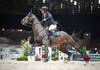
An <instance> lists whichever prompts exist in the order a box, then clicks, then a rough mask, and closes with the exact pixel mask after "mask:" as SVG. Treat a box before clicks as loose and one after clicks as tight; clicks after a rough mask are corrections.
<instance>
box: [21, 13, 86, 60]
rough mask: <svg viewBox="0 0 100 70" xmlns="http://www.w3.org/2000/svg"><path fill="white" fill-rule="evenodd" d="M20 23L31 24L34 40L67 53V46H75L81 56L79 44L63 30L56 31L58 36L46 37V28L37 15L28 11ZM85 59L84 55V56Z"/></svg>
mask: <svg viewBox="0 0 100 70" xmlns="http://www.w3.org/2000/svg"><path fill="white" fill-rule="evenodd" d="M21 24H22V25H24V26H25V25H26V26H27V25H31V26H32V30H33V33H34V41H35V42H37V43H39V44H41V45H44V46H45V47H46V48H47V47H48V46H51V47H53V48H57V49H58V50H60V51H61V52H63V53H66V54H69V52H68V48H72V47H73V48H75V49H76V50H77V51H78V52H79V53H80V54H81V55H82V56H83V52H82V51H81V50H80V49H79V48H80V46H79V44H78V43H76V42H75V40H74V39H73V37H72V36H71V35H69V34H68V33H66V32H64V31H58V32H59V34H60V36H58V37H53V38H51V37H48V32H47V29H46V28H44V27H43V26H42V25H41V23H40V21H39V20H38V19H37V17H36V16H35V15H34V14H33V13H32V12H29V13H28V14H27V15H26V16H25V17H24V18H23V19H22V20H21ZM84 60H86V57H84Z"/></svg>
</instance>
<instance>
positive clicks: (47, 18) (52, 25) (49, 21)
mask: <svg viewBox="0 0 100 70" xmlns="http://www.w3.org/2000/svg"><path fill="white" fill-rule="evenodd" d="M40 11H41V13H42V22H41V23H43V25H44V26H46V27H48V30H49V33H50V34H52V33H53V32H55V31H56V29H57V23H56V22H55V21H54V19H53V17H52V14H51V13H50V12H49V11H48V7H47V6H42V8H41V9H40Z"/></svg>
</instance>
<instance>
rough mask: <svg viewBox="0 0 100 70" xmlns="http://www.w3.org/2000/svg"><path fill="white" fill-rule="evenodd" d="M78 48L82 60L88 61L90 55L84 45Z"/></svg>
mask: <svg viewBox="0 0 100 70" xmlns="http://www.w3.org/2000/svg"><path fill="white" fill-rule="evenodd" d="M80 50H81V52H82V56H83V58H84V60H85V61H86V62H89V61H90V56H89V55H88V54H87V50H86V47H81V48H80Z"/></svg>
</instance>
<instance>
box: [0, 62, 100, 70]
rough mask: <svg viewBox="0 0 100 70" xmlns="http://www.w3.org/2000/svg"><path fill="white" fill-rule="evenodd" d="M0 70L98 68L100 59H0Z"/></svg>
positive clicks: (93, 69)
mask: <svg viewBox="0 0 100 70" xmlns="http://www.w3.org/2000/svg"><path fill="white" fill-rule="evenodd" d="M0 70H100V61H96V62H95V61H93V62H90V63H85V62H84V61H69V62H67V63H64V62H59V61H49V62H47V63H44V62H40V61H35V62H34V61H20V62H19V61H0Z"/></svg>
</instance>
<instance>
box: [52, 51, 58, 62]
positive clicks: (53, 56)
mask: <svg viewBox="0 0 100 70" xmlns="http://www.w3.org/2000/svg"><path fill="white" fill-rule="evenodd" d="M58 56H59V51H58V50H56V52H55V53H54V54H52V58H51V60H53V61H56V60H58V59H59V57H58Z"/></svg>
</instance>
